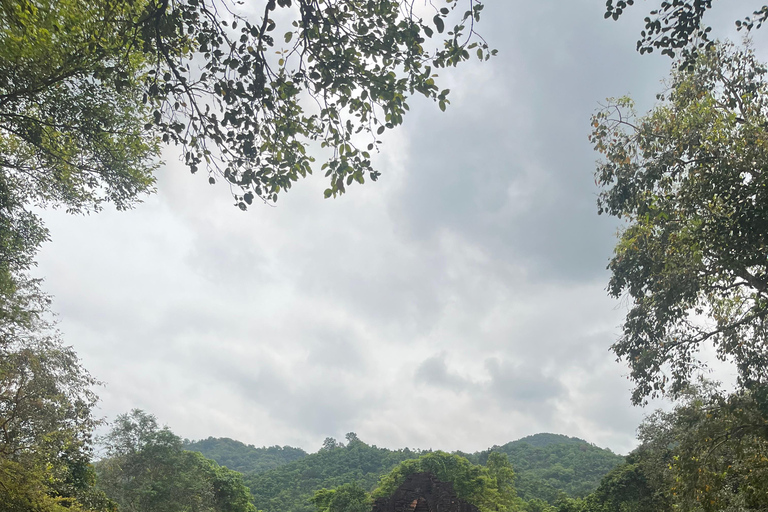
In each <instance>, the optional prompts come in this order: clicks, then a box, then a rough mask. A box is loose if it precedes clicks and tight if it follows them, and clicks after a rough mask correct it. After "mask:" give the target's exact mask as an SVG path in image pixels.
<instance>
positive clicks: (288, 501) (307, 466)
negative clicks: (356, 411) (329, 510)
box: [243, 434, 420, 512]
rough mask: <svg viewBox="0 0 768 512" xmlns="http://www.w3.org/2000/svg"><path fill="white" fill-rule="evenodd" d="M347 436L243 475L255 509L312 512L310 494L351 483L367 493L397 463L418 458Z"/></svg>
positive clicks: (312, 506) (271, 511)
mask: <svg viewBox="0 0 768 512" xmlns="http://www.w3.org/2000/svg"><path fill="white" fill-rule="evenodd" d="M351 436H353V434H348V435H347V439H348V441H349V442H348V443H347V445H346V446H344V445H342V444H340V443H335V441H333V440H326V443H325V446H324V447H323V448H322V449H321V450H320V451H319V452H317V453H313V454H311V455H307V456H306V457H304V458H303V459H300V460H296V461H294V462H291V463H289V464H285V465H283V466H280V467H278V468H275V469H272V470H270V471H266V472H263V473H256V472H252V473H247V474H246V475H245V477H244V479H243V480H244V482H245V484H246V485H247V486H248V487H250V489H251V492H252V493H253V498H254V504H255V505H256V508H257V509H259V510H263V511H265V512H314V511H315V506H314V505H312V504H311V503H310V502H309V498H311V497H312V495H313V494H314V491H316V490H318V489H322V488H332V487H338V486H340V485H343V484H347V483H353V482H354V483H357V484H359V485H361V486H362V487H364V488H365V489H366V490H369V491H370V490H372V489H373V488H374V487H375V486H376V484H377V483H378V481H379V478H380V477H382V476H383V475H385V474H387V473H389V472H390V471H391V470H392V469H393V468H394V467H395V466H397V465H398V464H399V463H400V462H402V461H404V460H408V459H415V458H417V457H418V456H419V455H420V452H417V451H412V450H409V449H408V448H405V449H403V450H396V451H393V450H387V449H385V448H377V447H376V446H369V445H367V444H365V443H363V442H362V441H360V440H358V439H357V437H356V436H355V437H351ZM329 441H333V442H329Z"/></svg>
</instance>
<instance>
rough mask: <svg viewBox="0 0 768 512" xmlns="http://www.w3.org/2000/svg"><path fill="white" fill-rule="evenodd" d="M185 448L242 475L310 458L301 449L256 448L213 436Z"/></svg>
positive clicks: (287, 447) (190, 442) (191, 443)
mask: <svg viewBox="0 0 768 512" xmlns="http://www.w3.org/2000/svg"><path fill="white" fill-rule="evenodd" d="M184 449H185V450H189V451H193V452H200V453H202V454H203V455H204V456H205V457H208V458H209V459H213V460H215V461H216V462H217V463H218V464H219V465H220V466H226V467H228V468H229V469H234V470H235V471H239V472H240V473H261V472H263V471H268V470H270V469H274V468H276V467H278V466H282V465H283V464H288V463H289V462H293V461H295V460H299V459H302V458H304V457H306V456H307V452H305V451H304V450H302V449H301V448H293V447H291V446H282V447H281V446H270V447H269V448H267V447H264V448H256V447H255V446H253V445H250V444H244V443H241V442H240V441H235V440H234V439H229V438H227V437H219V438H215V437H209V438H208V439H203V440H200V441H186V442H185V443H184Z"/></svg>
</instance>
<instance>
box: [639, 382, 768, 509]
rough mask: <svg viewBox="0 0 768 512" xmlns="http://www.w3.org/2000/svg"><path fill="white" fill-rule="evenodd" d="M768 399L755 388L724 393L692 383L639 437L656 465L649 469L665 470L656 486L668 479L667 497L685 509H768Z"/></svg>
mask: <svg viewBox="0 0 768 512" xmlns="http://www.w3.org/2000/svg"><path fill="white" fill-rule="evenodd" d="M764 404H765V402H762V403H761V401H760V400H758V397H756V396H755V394H754V393H753V392H752V391H749V390H742V391H739V392H737V393H733V394H724V393H723V392H722V391H720V390H719V389H718V388H717V387H716V386H714V385H712V384H711V383H707V382H703V383H699V384H697V385H696V386H692V387H690V388H688V389H687V390H686V391H685V392H684V393H683V395H682V397H681V400H680V403H679V404H678V405H677V406H676V407H675V409H674V410H673V411H672V412H663V411H658V412H656V413H655V414H654V415H652V416H650V417H649V418H647V419H646V420H645V421H644V422H643V424H642V425H641V426H640V429H639V438H640V440H641V442H642V443H643V444H642V447H643V449H644V451H645V452H646V453H647V454H649V455H648V456H647V459H648V460H650V461H654V458H655V462H652V464H647V466H648V465H650V466H651V467H653V468H655V469H654V470H652V471H647V472H646V473H647V474H650V475H653V474H654V473H655V474H656V475H661V476H660V477H659V476H657V479H656V484H655V485H653V486H652V487H654V488H656V489H659V488H661V485H660V484H659V482H660V481H661V482H664V481H666V486H667V489H668V490H667V491H666V494H667V496H668V500H667V501H671V502H672V503H673V504H674V505H675V506H676V507H677V508H679V509H682V510H701V511H704V512H715V511H721V510H749V511H751V510H755V511H757V510H766V508H768V457H767V456H766V454H768V420H766V417H768V415H766V411H765V409H764ZM761 409H762V410H761ZM668 509H671V508H669V507H668ZM648 510H651V509H648Z"/></svg>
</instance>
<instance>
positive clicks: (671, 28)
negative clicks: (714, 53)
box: [605, 0, 768, 68]
mask: <svg viewBox="0 0 768 512" xmlns="http://www.w3.org/2000/svg"><path fill="white" fill-rule="evenodd" d="M634 3H635V1H634V0H608V1H607V2H606V3H605V5H606V10H605V17H606V18H611V19H613V20H618V19H619V17H620V16H621V15H622V14H624V11H625V10H626V9H627V8H628V7H629V6H632V5H634ZM712 4H713V2H712V0H674V1H667V0H665V1H662V2H661V3H660V4H659V7H658V8H657V9H653V10H651V12H650V16H648V17H646V18H645V29H644V30H643V31H642V32H641V33H640V37H641V38H640V40H639V41H638V42H637V51H639V52H640V54H643V53H651V52H653V51H654V50H661V54H662V55H668V56H670V57H675V56H676V55H680V56H681V57H682V58H681V60H680V64H681V67H683V68H691V67H692V66H693V63H694V62H695V61H696V59H697V58H698V57H699V55H700V54H701V52H702V51H703V50H705V49H711V48H712V46H713V45H714V44H715V43H714V41H713V40H712V38H711V36H710V33H711V31H712V27H709V26H708V25H707V24H706V23H704V16H705V15H706V14H707V11H708V10H709V9H711V8H712ZM753 5H754V7H753V8H754V9H755V10H754V12H753V13H752V15H751V16H747V17H745V18H744V19H743V20H736V28H737V29H738V30H742V29H746V31H750V30H752V29H753V28H760V27H761V26H762V25H763V23H765V21H766V20H768V5H763V6H760V5H759V3H757V2H755V3H754V4H753Z"/></svg>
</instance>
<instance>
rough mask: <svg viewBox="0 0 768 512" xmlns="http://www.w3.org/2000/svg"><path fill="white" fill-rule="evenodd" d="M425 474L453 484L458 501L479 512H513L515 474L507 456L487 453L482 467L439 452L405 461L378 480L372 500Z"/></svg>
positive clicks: (516, 505) (515, 504)
mask: <svg viewBox="0 0 768 512" xmlns="http://www.w3.org/2000/svg"><path fill="white" fill-rule="evenodd" d="M424 472H429V473H432V474H433V475H435V477H436V478H437V479H438V480H440V481H442V482H450V483H451V484H453V490H454V492H456V496H457V497H458V498H459V499H462V500H464V501H467V502H469V503H472V504H473V505H475V506H476V507H477V508H479V509H480V510H481V512H490V511H502V512H503V511H512V510H517V507H518V505H519V502H518V500H517V495H516V493H515V488H514V478H515V473H514V471H513V470H512V466H511V465H510V464H509V461H508V460H507V456H506V455H504V454H500V453H496V452H494V453H491V454H490V455H489V459H488V463H487V465H486V466H479V465H476V464H472V463H471V462H469V461H468V460H467V459H465V458H464V457H461V456H459V455H454V454H449V453H445V452H441V451H437V452H432V453H427V454H425V455H422V456H421V457H419V458H418V459H411V460H406V461H404V462H402V463H400V464H399V465H398V466H397V467H395V468H394V469H393V470H392V471H391V472H390V473H389V474H388V475H386V476H384V477H382V479H381V482H380V483H379V486H378V487H377V488H376V489H375V490H374V491H373V497H374V498H379V497H384V496H389V495H391V494H392V493H393V492H395V490H396V489H397V488H398V487H399V486H400V484H402V483H403V481H404V480H405V478H406V477H407V476H408V475H411V474H414V473H424Z"/></svg>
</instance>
